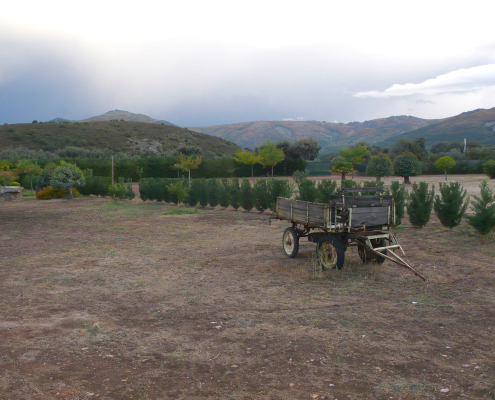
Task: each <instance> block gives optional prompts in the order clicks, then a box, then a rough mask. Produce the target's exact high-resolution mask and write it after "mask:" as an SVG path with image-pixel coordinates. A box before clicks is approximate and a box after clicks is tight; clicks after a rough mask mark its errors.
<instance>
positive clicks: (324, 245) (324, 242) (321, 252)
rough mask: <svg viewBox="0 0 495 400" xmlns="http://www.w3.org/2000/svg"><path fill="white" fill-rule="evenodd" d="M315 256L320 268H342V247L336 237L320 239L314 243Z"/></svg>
mask: <svg viewBox="0 0 495 400" xmlns="http://www.w3.org/2000/svg"><path fill="white" fill-rule="evenodd" d="M316 258H317V260H318V263H319V264H320V266H321V269H323V270H325V269H334V268H335V269H342V267H343V266H344V247H343V246H342V243H341V242H340V240H338V239H337V238H333V237H328V238H324V239H321V240H320V241H319V242H318V244H317V245H316Z"/></svg>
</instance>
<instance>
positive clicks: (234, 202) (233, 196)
mask: <svg viewBox="0 0 495 400" xmlns="http://www.w3.org/2000/svg"><path fill="white" fill-rule="evenodd" d="M229 196H230V199H229V200H230V205H231V206H232V207H233V208H234V210H236V211H237V209H238V208H239V207H240V205H241V187H240V185H239V179H238V178H234V179H232V181H230V190H229Z"/></svg>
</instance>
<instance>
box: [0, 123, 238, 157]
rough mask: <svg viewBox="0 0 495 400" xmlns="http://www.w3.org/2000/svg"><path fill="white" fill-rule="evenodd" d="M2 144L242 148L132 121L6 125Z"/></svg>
mask: <svg viewBox="0 0 495 400" xmlns="http://www.w3.org/2000/svg"><path fill="white" fill-rule="evenodd" d="M0 143H1V147H2V148H4V149H5V148H7V147H21V146H22V147H25V148H28V149H31V150H45V151H50V152H56V151H60V150H62V149H66V148H74V147H77V148H83V149H87V150H90V151H95V150H98V149H110V150H112V151H113V152H115V153H116V152H128V153H132V154H136V155H142V154H149V153H152V154H153V153H154V154H160V153H164V152H169V151H173V150H175V149H177V148H179V147H181V146H197V147H200V148H201V149H202V150H203V152H204V153H205V156H209V157H221V156H223V155H232V154H234V153H235V152H236V151H237V150H239V146H237V145H236V144H234V143H232V142H229V141H227V140H224V139H221V138H217V137H213V136H209V135H205V134H203V133H199V132H193V131H190V130H189V129H187V128H180V127H178V126H175V125H161V124H156V123H152V124H150V123H143V122H128V121H108V122H74V123H48V122H45V123H32V124H5V125H1V126H0Z"/></svg>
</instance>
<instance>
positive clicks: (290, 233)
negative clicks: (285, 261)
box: [282, 228, 299, 258]
mask: <svg viewBox="0 0 495 400" xmlns="http://www.w3.org/2000/svg"><path fill="white" fill-rule="evenodd" d="M282 246H283V248H284V252H285V254H287V255H288V256H289V257H290V258H294V257H295V256H297V252H298V251H299V236H297V232H296V230H295V229H294V228H287V229H286V230H285V231H284V236H283V238H282Z"/></svg>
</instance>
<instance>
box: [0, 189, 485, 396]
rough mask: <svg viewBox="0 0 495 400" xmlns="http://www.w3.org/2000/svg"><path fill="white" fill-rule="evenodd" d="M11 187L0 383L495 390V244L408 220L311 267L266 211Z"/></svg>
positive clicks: (288, 392) (267, 390) (80, 390)
mask: <svg viewBox="0 0 495 400" xmlns="http://www.w3.org/2000/svg"><path fill="white" fill-rule="evenodd" d="M176 209H177V208H176V207H172V206H169V205H166V204H160V203H149V202H140V201H133V202H123V203H120V204H113V203H111V202H108V200H106V199H101V198H80V199H74V200H71V201H68V200H49V201H37V200H35V199H33V198H23V199H22V200H20V201H17V202H5V201H1V200H0V223H1V225H0V226H1V230H0V263H1V267H0V293H1V296H0V302H1V303H0V313H1V319H0V332H1V340H0V398H2V399H68V400H69V399H96V398H98V399H143V400H144V399H222V400H223V399H225V400H233V399H237V400H241V399H242V400H255V399H258V400H261V399H273V400H275V399H280V400H282V399H283V400H285V399H332V400H334V399H338V400H342V399H443V398H446V399H447V398H451V399H454V398H455V399H457V398H463V399H493V398H495V361H494V360H495V350H494V348H493V343H494V339H495V326H494V321H495V292H494V289H493V288H494V286H495V266H494V265H495V263H494V257H495V249H494V246H493V240H494V238H493V236H492V237H488V238H481V237H480V236H478V235H476V234H475V233H474V232H473V230H472V229H471V228H470V227H468V226H467V225H465V224H463V225H461V226H460V227H458V228H455V229H454V230H452V231H449V230H448V229H444V228H443V227H441V225H440V224H439V222H438V220H437V219H436V218H435V217H432V221H431V222H430V224H429V225H428V226H427V227H425V228H423V229H414V228H412V227H411V226H410V225H409V224H408V222H407V220H406V221H405V223H404V224H403V225H402V226H400V227H399V228H398V229H396V235H397V237H398V240H399V243H401V244H403V247H404V249H405V251H406V253H407V255H408V258H409V259H410V260H411V261H412V262H413V264H414V265H415V266H416V268H417V269H418V270H419V271H421V272H422V273H423V274H425V275H426V276H427V277H428V278H429V283H427V284H425V283H423V282H422V281H421V280H420V279H419V278H417V277H415V276H414V275H413V274H412V273H411V272H410V271H408V270H406V269H403V268H401V267H398V266H394V265H393V264H391V263H390V262H385V263H384V264H383V265H381V266H378V265H373V264H372V265H366V266H365V265H362V264H361V263H360V261H359V257H358V255H357V252H356V250H355V249H352V250H351V249H350V250H348V251H347V253H346V265H345V267H344V269H343V270H341V271H330V272H321V271H319V270H318V269H317V268H316V267H315V263H314V256H313V254H314V245H313V244H311V243H308V242H307V241H305V240H302V241H301V248H300V253H299V255H298V257H296V258H295V259H289V258H287V257H286V256H285V255H284V254H283V251H282V246H281V239H282V232H283V230H284V229H285V227H286V226H287V224H286V223H284V222H281V221H272V223H271V225H270V224H269V220H268V217H269V215H270V214H259V213H257V212H251V213H246V212H240V211H239V212H235V211H233V210H229V209H227V210H222V209H219V208H217V209H209V208H207V209H198V211H195V212H194V213H189V212H187V211H185V212H182V213H176V212H172V213H170V210H176Z"/></svg>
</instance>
